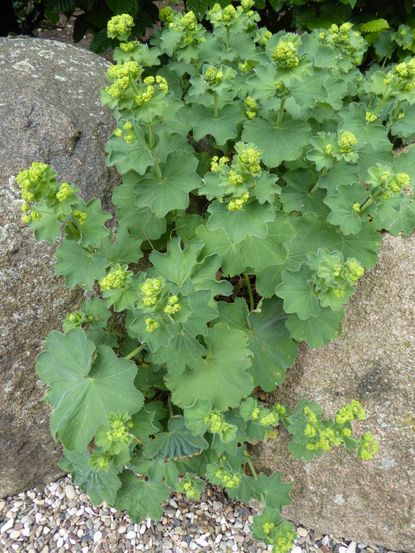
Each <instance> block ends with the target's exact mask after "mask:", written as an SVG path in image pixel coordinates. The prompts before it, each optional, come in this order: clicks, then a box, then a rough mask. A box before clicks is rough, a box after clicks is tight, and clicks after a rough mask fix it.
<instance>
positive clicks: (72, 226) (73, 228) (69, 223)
mask: <svg viewBox="0 0 415 553" xmlns="http://www.w3.org/2000/svg"><path fill="white" fill-rule="evenodd" d="M66 226H67V227H68V229H70V230H71V232H72V234H73V235H74V236H80V232H79V229H78V227H77V226H76V225H75V224H74V223H73V222H72V221H67V223H66Z"/></svg>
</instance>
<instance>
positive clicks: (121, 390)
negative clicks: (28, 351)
mask: <svg viewBox="0 0 415 553" xmlns="http://www.w3.org/2000/svg"><path fill="white" fill-rule="evenodd" d="M46 347H47V351H46V352H44V353H41V354H40V355H39V357H38V360H37V365H36V368H37V372H38V374H39V376H40V378H41V379H42V380H43V382H45V384H47V386H48V387H49V391H48V394H47V396H46V397H47V400H48V402H49V403H50V404H51V405H52V408H53V412H52V416H51V422H50V424H51V431H52V434H53V435H54V436H55V437H58V438H59V439H60V441H61V442H62V444H63V445H64V446H65V448H67V449H71V450H72V449H79V450H83V449H85V448H86V447H87V445H88V444H89V442H90V441H91V440H92V438H93V437H94V435H95V433H96V431H97V430H98V428H99V427H100V426H102V425H105V424H106V422H107V419H108V415H109V414H110V413H114V412H127V413H129V414H133V413H136V412H137V411H139V410H140V409H141V407H142V405H143V402H144V398H143V395H142V393H141V392H140V391H139V390H137V389H136V388H135V387H134V377H135V375H136V372H137V366H136V365H135V364H134V363H133V362H132V361H127V360H125V359H119V358H118V357H116V355H115V353H114V352H113V351H112V349H111V348H109V347H108V346H98V347H97V348H96V349H95V345H94V344H93V343H92V342H91V341H90V340H88V339H87V337H86V335H85V333H84V331H83V330H80V329H76V330H71V331H70V332H68V334H61V333H59V332H51V333H50V334H49V336H48V338H47V340H46Z"/></svg>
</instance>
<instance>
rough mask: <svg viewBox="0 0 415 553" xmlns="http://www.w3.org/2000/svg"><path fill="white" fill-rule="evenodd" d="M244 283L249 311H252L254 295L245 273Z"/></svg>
mask: <svg viewBox="0 0 415 553" xmlns="http://www.w3.org/2000/svg"><path fill="white" fill-rule="evenodd" d="M245 282H246V288H247V290H248V296H249V310H250V311H253V310H254V309H255V302H254V294H253V293H252V286H251V281H250V280H249V275H248V274H247V273H245Z"/></svg>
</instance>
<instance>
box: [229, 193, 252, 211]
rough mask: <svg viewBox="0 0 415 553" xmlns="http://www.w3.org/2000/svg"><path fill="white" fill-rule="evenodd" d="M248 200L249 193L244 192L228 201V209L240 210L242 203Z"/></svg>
mask: <svg viewBox="0 0 415 553" xmlns="http://www.w3.org/2000/svg"><path fill="white" fill-rule="evenodd" d="M248 201H249V193H248V192H244V193H243V194H242V195H241V196H238V197H237V198H234V199H233V200H230V202H229V203H228V206H227V207H228V211H241V209H243V208H244V205H245V204H246V203H247V202H248Z"/></svg>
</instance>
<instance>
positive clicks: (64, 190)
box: [56, 182, 75, 202]
mask: <svg viewBox="0 0 415 553" xmlns="http://www.w3.org/2000/svg"><path fill="white" fill-rule="evenodd" d="M74 195H75V189H74V188H73V187H72V186H71V185H70V184H69V183H68V182H63V183H62V184H61V185H60V186H59V190H58V191H57V192H56V199H57V200H58V202H64V201H65V200H67V199H68V198H70V197H71V196H74Z"/></svg>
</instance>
